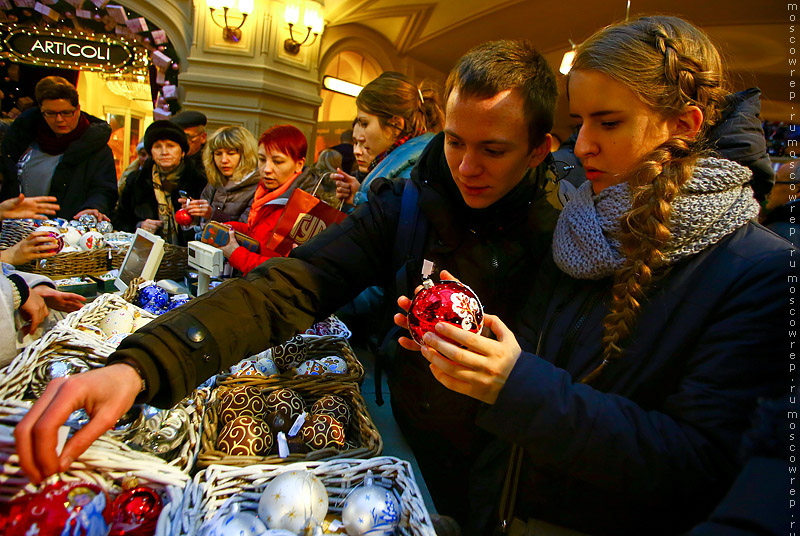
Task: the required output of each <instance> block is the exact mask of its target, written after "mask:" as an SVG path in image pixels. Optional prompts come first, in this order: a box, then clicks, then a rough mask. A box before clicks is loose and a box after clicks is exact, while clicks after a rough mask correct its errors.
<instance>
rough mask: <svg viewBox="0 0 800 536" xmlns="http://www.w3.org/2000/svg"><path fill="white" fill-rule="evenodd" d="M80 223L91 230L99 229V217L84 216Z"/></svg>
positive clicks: (79, 219)
mask: <svg viewBox="0 0 800 536" xmlns="http://www.w3.org/2000/svg"><path fill="white" fill-rule="evenodd" d="M78 221H79V222H81V223H82V224H84V225H85V226H86V227H88V228H89V229H95V228H96V227H97V217H96V216H95V215H93V214H84V215H83V216H81V217H80V218H78Z"/></svg>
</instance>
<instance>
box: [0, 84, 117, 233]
mask: <svg viewBox="0 0 800 536" xmlns="http://www.w3.org/2000/svg"><path fill="white" fill-rule="evenodd" d="M35 95H36V101H37V103H38V104H39V107H38V108H31V109H30V110H27V111H25V112H24V113H23V114H22V115H20V116H19V117H18V118H17V120H16V121H14V123H13V124H12V125H11V128H9V130H8V133H7V134H6V136H5V138H4V139H3V144H2V164H3V165H2V173H3V184H2V190H0V200H2V199H8V198H10V197H16V196H18V195H19V194H20V192H21V193H24V194H25V195H26V196H29V197H30V196H40V195H51V196H55V197H56V198H58V204H59V205H60V206H61V209H60V210H59V211H58V213H57V214H56V216H58V217H61V218H66V219H71V218H78V217H80V216H82V215H83V214H93V215H94V216H96V217H97V218H98V219H100V220H107V219H108V216H109V215H110V214H111V211H112V210H113V209H114V205H115V204H116V202H117V170H116V167H114V154H113V153H112V151H111V148H110V147H109V146H108V140H109V138H110V137H111V127H110V126H109V125H108V123H106V122H105V121H103V120H102V119H98V118H97V117H94V116H91V115H89V114H87V113H85V112H82V111H81V107H80V104H78V91H77V90H76V89H75V86H73V85H72V84H70V83H69V82H68V81H67V80H65V79H63V78H61V77H59V76H48V77H47V78H43V79H42V80H40V81H39V83H38V84H36V89H35Z"/></svg>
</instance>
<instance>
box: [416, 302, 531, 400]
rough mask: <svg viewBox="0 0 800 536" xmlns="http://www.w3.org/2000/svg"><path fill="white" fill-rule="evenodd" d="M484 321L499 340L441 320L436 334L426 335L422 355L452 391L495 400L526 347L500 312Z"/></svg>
mask: <svg viewBox="0 0 800 536" xmlns="http://www.w3.org/2000/svg"><path fill="white" fill-rule="evenodd" d="M484 324H485V326H487V327H488V328H489V329H490V330H491V332H492V333H494V335H495V336H496V337H497V340H492V339H489V338H487V337H484V336H483V335H479V334H477V333H470V332H469V331H466V330H463V329H461V328H459V327H456V326H453V325H450V324H447V323H445V322H439V323H438V324H436V334H433V333H430V332H429V333H426V334H425V336H424V337H423V342H424V345H423V346H422V355H423V357H425V359H427V360H428V361H429V362H430V369H431V372H432V373H433V376H434V377H435V378H436V379H437V380H438V381H439V383H441V384H442V385H444V386H445V387H447V388H448V389H450V390H451V391H455V392H457V393H461V394H464V395H467V396H470V397H472V398H475V399H477V400H480V401H482V402H486V403H487V404H494V402H495V401H496V400H497V396H498V394H499V393H500V390H501V389H502V388H503V386H504V385H505V383H506V380H507V379H508V375H509V374H511V370H512V369H513V368H514V365H515V364H516V363H517V359H519V356H520V354H521V353H522V349H521V348H520V346H519V343H518V342H517V339H516V337H515V336H514V334H513V333H512V332H511V330H510V329H508V327H507V326H506V325H505V324H504V323H503V321H502V320H500V318H498V317H497V316H494V315H488V314H487V315H485V317H484ZM446 339H449V341H448V340H446ZM450 341H452V342H450ZM454 343H455V344H454ZM459 345H461V346H459Z"/></svg>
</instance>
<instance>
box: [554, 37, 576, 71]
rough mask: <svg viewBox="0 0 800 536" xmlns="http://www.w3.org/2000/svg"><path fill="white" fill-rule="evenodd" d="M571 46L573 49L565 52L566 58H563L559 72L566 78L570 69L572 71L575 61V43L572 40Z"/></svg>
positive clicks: (570, 41)
mask: <svg viewBox="0 0 800 536" xmlns="http://www.w3.org/2000/svg"><path fill="white" fill-rule="evenodd" d="M569 44H570V45H571V48H570V49H569V50H567V51H566V52H564V57H563V58H561V67H559V68H558V72H560V73H561V74H563V75H565V76H566V75H568V74H569V71H570V69H572V62H573V61H575V43H573V42H572V39H570V40H569Z"/></svg>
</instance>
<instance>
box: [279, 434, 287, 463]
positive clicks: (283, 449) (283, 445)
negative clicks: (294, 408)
mask: <svg viewBox="0 0 800 536" xmlns="http://www.w3.org/2000/svg"><path fill="white" fill-rule="evenodd" d="M277 439H278V456H280V457H281V458H288V457H289V443H287V442H286V434H284V433H283V432H278V435H277Z"/></svg>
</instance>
